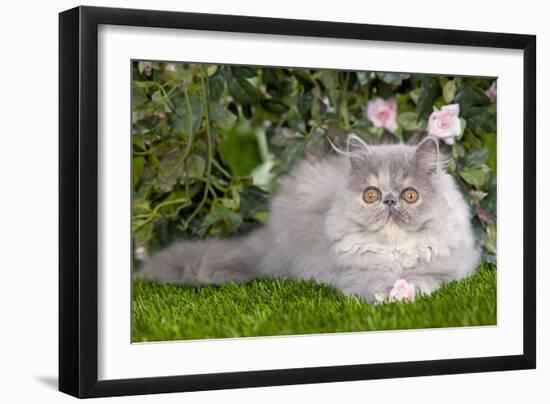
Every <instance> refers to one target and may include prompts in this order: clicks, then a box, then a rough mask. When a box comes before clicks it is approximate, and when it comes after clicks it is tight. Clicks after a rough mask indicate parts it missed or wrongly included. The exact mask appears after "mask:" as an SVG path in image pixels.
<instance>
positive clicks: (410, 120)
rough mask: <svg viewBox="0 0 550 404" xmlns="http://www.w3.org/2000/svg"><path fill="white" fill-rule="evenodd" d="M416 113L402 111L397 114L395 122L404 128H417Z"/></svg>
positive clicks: (411, 129) (409, 129) (410, 129)
mask: <svg viewBox="0 0 550 404" xmlns="http://www.w3.org/2000/svg"><path fill="white" fill-rule="evenodd" d="M417 121H418V114H417V113H416V112H412V111H411V112H402V113H400V114H399V115H397V123H398V124H399V125H400V126H401V127H402V128H403V129H405V130H408V131H413V130H417Z"/></svg>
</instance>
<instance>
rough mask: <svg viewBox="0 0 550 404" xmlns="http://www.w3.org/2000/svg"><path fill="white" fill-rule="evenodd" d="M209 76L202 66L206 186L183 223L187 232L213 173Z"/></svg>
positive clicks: (205, 194)
mask: <svg viewBox="0 0 550 404" xmlns="http://www.w3.org/2000/svg"><path fill="white" fill-rule="evenodd" d="M207 82H208V76H207V75H206V71H205V69H204V66H201V95H202V102H203V106H204V107H203V109H204V115H205V126H206V138H207V142H208V161H207V164H206V184H205V185H204V193H203V195H202V199H201V201H200V202H199V204H198V205H197V207H196V208H195V210H194V211H193V213H191V214H190V215H189V217H188V218H187V220H186V221H185V222H184V223H183V228H184V229H185V230H186V229H187V227H188V226H189V223H191V221H192V220H193V219H194V218H195V216H196V215H197V214H198V213H199V212H200V210H201V209H202V207H203V206H204V204H205V203H206V199H207V198H208V191H209V188H210V174H211V173H212V138H211V133H210V96H209V94H208V86H207Z"/></svg>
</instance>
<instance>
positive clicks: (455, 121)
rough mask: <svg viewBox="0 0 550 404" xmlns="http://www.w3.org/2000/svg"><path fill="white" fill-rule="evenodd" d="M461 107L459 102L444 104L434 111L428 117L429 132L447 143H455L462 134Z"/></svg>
mask: <svg viewBox="0 0 550 404" xmlns="http://www.w3.org/2000/svg"><path fill="white" fill-rule="evenodd" d="M459 113H460V107H459V105H458V104H449V105H444V106H443V107H441V109H439V110H436V111H434V112H432V114H431V115H430V118H429V119H428V134H429V135H432V136H435V137H438V138H440V139H442V140H443V141H444V142H445V143H447V144H453V143H454V141H455V139H454V138H455V137H456V136H458V135H459V134H460V118H459V117H458V114H459Z"/></svg>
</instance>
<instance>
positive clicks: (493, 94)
mask: <svg viewBox="0 0 550 404" xmlns="http://www.w3.org/2000/svg"><path fill="white" fill-rule="evenodd" d="M485 95H486V96H487V97H489V98H490V99H491V101H495V100H496V99H497V81H496V80H495V81H493V83H492V84H491V87H489V88H488V89H487V90H485Z"/></svg>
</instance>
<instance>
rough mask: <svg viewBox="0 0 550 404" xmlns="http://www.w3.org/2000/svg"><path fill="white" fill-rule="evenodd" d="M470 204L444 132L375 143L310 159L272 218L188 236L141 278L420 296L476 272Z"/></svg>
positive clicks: (356, 142) (281, 195)
mask: <svg viewBox="0 0 550 404" xmlns="http://www.w3.org/2000/svg"><path fill="white" fill-rule="evenodd" d="M479 259H480V253H479V250H478V248H477V247H476V242H475V237H474V233H473V231H472V227H471V223H470V214H469V208H468V205H467V203H466V201H465V200H464V198H463V197H462V194H461V192H460V191H459V189H458V188H457V185H456V184H455V182H454V179H453V177H451V175H449V174H448V173H446V172H445V170H444V168H443V166H442V159H441V157H440V155H439V149H438V143H437V140H435V139H433V138H430V137H427V138H425V139H424V140H423V141H421V142H420V143H419V144H418V145H416V146H411V145H405V144H394V145H376V146H373V145H367V144H366V143H365V142H363V141H362V140H361V139H360V138H359V137H357V136H355V135H350V136H349V137H348V150H347V152H343V153H340V155H336V156H331V157H328V158H326V159H325V160H322V161H318V162H311V161H303V162H301V163H300V164H299V165H298V166H297V167H296V168H295V169H294V170H293V172H292V174H291V175H289V176H288V177H286V178H285V179H283V181H282V183H281V186H280V189H279V192H278V194H277V195H276V196H275V197H274V199H273V200H272V203H271V218H270V220H269V222H268V223H267V224H266V225H264V226H263V227H260V228H259V229H257V230H255V231H252V232H251V233H250V234H248V235H246V236H243V237H235V238H227V239H209V240H200V241H179V242H176V243H175V244H173V245H172V246H170V247H169V248H167V249H165V250H163V251H160V252H159V253H157V254H156V255H153V257H152V258H151V260H150V261H149V262H147V263H146V264H145V265H144V267H143V268H142V269H141V270H140V271H139V273H138V276H140V277H143V278H146V279H151V280H155V281H159V282H174V283H186V284H190V285H201V284H220V283H223V282H246V281H249V280H251V279H253V278H256V277H278V278H287V279H314V280H315V281H317V282H319V283H324V284H328V285H330V286H333V287H336V288H338V289H340V290H341V291H342V292H344V293H345V294H356V295H359V296H361V297H363V298H366V299H367V300H369V301H371V302H374V301H385V300H390V301H393V300H399V299H407V300H414V296H415V293H423V294H430V293H431V292H432V291H433V290H435V289H436V288H438V287H439V286H441V285H442V284H443V283H446V282H449V281H451V280H453V279H457V280H458V279H460V278H462V277H464V276H465V275H466V274H469V273H472V272H474V271H475V270H476V268H477V266H478V264H479Z"/></svg>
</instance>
